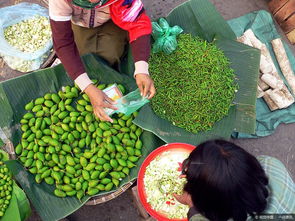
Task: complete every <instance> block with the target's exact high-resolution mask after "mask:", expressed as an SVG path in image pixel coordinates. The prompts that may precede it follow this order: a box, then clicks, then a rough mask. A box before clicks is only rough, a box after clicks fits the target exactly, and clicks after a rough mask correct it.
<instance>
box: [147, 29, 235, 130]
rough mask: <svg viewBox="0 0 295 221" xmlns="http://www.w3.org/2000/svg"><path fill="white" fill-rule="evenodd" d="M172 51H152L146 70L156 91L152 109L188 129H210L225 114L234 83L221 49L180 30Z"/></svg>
mask: <svg viewBox="0 0 295 221" xmlns="http://www.w3.org/2000/svg"><path fill="white" fill-rule="evenodd" d="M177 41H178V48H177V49H176V50H175V51H174V52H173V53H172V54H169V55H167V54H165V53H163V52H159V53H154V54H152V56H151V59H150V62H149V64H150V73H151V76H152V78H153V80H154V83H155V87H156V88H157V94H156V95H155V97H154V98H153V99H152V100H151V105H152V109H153V110H154V112H155V113H156V114H157V115H158V116H160V117H161V118H164V119H166V120H168V121H170V122H172V123H173V125H175V126H178V127H181V128H184V129H185V130H187V131H190V132H192V133H197V132H199V131H208V130H211V129H212V127H213V126H214V124H215V123H216V122H217V121H219V120H221V119H222V118H224V117H225V116H227V115H228V112H229V109H230V107H231V105H232V103H233V99H234V97H235V93H236V92H237V88H238V85H237V83H236V82H235V74H234V71H233V70H232V69H231V68H230V66H229V65H230V62H229V60H228V59H227V58H226V57H225V55H224V54H223V52H222V51H221V50H220V49H218V48H217V46H216V45H215V44H214V42H213V43H208V42H207V41H204V40H203V39H201V38H199V37H194V36H192V35H190V34H180V35H179V36H178V38H177Z"/></svg>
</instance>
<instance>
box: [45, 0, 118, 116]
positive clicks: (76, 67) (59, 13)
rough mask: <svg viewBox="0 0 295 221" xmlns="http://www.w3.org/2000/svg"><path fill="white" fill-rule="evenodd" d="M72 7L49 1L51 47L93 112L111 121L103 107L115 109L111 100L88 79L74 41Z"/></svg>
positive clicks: (52, 0) (60, 2) (57, 1)
mask: <svg viewBox="0 0 295 221" xmlns="http://www.w3.org/2000/svg"><path fill="white" fill-rule="evenodd" d="M71 15H72V8H71V7H70V5H69V3H68V2H67V1H65V0H50V1H49V16H50V25H51V29H52V38H53V47H54V49H55V51H56V54H57V56H58V57H59V59H60V60H61V62H62V64H63V65H64V68H65V70H66V72H67V73H68V75H69V77H70V78H71V79H72V80H73V81H74V82H75V83H76V84H77V85H78V87H79V88H80V89H81V91H84V92H85V93H86V94H87V95H88V96H89V98H90V101H91V104H92V106H93V109H94V113H95V114H96V116H97V117H99V118H100V119H101V120H107V121H112V119H111V118H110V117H109V116H107V114H106V113H105V111H104V110H103V108H105V107H108V108H112V109H115V108H114V107H113V106H112V105H111V104H112V101H111V100H110V99H109V98H108V97H107V96H106V95H105V94H104V93H103V92H102V91H101V90H99V89H98V88H96V87H95V86H94V85H93V84H92V81H91V80H90V79H89V77H88V75H87V73H86V70H85V68H84V64H83V62H82V60H81V58H80V55H79V51H78V49H77V46H76V43H75V41H74V33H73V31H72V27H71Z"/></svg>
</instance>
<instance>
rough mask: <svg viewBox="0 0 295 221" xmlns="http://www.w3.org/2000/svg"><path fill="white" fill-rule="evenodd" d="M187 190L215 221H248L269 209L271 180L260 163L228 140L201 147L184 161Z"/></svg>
mask: <svg viewBox="0 0 295 221" xmlns="http://www.w3.org/2000/svg"><path fill="white" fill-rule="evenodd" d="M183 173H184V174H185V175H186V178H187V181H188V182H187V184H186V185H185V187H184V190H185V191H186V192H188V193H189V194H190V195H191V198H192V201H193V204H194V206H195V208H196V209H197V210H198V211H199V212H200V213H201V214H202V215H204V216H205V217H206V218H208V219H209V220H211V221H226V220H228V219H230V218H233V220H234V221H245V220H246V219H247V214H249V215H253V214H258V213H261V212H263V211H264V210H265V208H266V205H267V200H266V198H267V197H268V190H267V184H268V179H267V177H266V175H265V172H264V170H263V168H262V167H261V165H260V163H259V162H258V160H257V159H256V158H255V157H254V156H252V155H251V154H249V153H248V152H247V151H245V150H244V149H242V148H241V147H239V146H237V145H235V144H234V143H231V142H228V141H224V140H212V141H207V142H204V143H202V144H200V145H199V146H198V147H197V148H196V149H195V150H194V151H193V152H192V153H191V154H190V156H189V157H188V158H187V159H186V160H185V161H184V163H183Z"/></svg>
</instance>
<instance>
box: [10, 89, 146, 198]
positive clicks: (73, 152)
mask: <svg viewBox="0 0 295 221" xmlns="http://www.w3.org/2000/svg"><path fill="white" fill-rule="evenodd" d="M108 86H110V85H108ZM97 87H98V88H99V89H104V88H105V87H106V85H104V84H100V85H98V86H97ZM118 88H121V90H125V89H124V88H123V86H122V85H119V86H118ZM122 93H124V91H122ZM25 109H26V110H27V111H28V112H27V113H26V114H25V115H24V116H23V119H22V120H21V121H20V122H21V130H22V131H23V134H22V139H21V142H20V144H18V145H17V146H16V149H15V152H16V154H17V155H18V159H19V160H20V161H21V162H22V163H23V165H24V166H25V167H26V168H27V169H28V170H29V172H30V173H32V174H35V180H36V182H37V183H41V182H42V181H45V182H46V183H47V184H50V185H55V190H54V194H55V195H56V196H58V197H66V196H76V197H77V198H78V199H81V198H82V197H83V196H84V195H90V196H92V195H96V194H97V193H99V192H100V191H110V190H112V189H113V188H114V187H117V186H119V184H120V181H121V180H122V179H123V178H124V177H126V176H128V175H129V172H130V169H131V168H133V167H135V166H136V162H137V161H138V159H139V158H140V156H141V149H142V146H143V144H142V141H141V140H140V135H141V133H142V129H141V128H138V127H137V126H136V125H135V124H133V123H132V120H133V118H134V117H135V116H136V115H137V112H135V113H133V114H132V115H129V116H127V115H123V114H118V115H115V116H112V118H113V123H110V122H103V121H100V120H99V119H97V118H96V117H95V116H94V114H93V110H92V106H91V105H90V101H89V98H88V96H87V95H86V94H83V95H82V96H79V91H78V89H77V88H76V87H70V86H66V87H64V88H63V90H61V91H59V92H58V93H57V94H56V93H47V94H45V95H44V97H39V98H37V99H35V100H34V101H31V102H29V103H28V104H27V105H26V106H25Z"/></svg>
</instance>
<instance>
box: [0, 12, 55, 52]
mask: <svg viewBox="0 0 295 221" xmlns="http://www.w3.org/2000/svg"><path fill="white" fill-rule="evenodd" d="M4 37H5V40H6V41H8V43H9V44H10V45H12V46H13V47H15V48H17V49H19V50H21V51H22V52H29V53H32V52H35V51H37V50H39V49H42V48H43V47H44V46H45V44H47V43H48V41H49V40H50V39H51V28H50V24H49V20H48V18H46V17H44V16H34V17H33V18H30V19H27V20H24V21H21V22H19V23H16V24H14V25H11V26H9V27H7V28H5V29H4Z"/></svg>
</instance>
